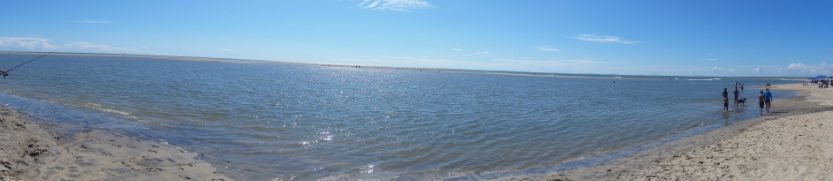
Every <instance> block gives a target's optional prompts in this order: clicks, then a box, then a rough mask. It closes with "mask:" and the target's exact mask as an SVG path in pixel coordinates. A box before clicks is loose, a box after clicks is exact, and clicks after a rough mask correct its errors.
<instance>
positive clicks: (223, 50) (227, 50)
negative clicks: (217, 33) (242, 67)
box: [217, 48, 237, 52]
mask: <svg viewBox="0 0 833 181" xmlns="http://www.w3.org/2000/svg"><path fill="white" fill-rule="evenodd" d="M217 50H220V51H221V52H237V50H235V49H231V48H220V49H217Z"/></svg>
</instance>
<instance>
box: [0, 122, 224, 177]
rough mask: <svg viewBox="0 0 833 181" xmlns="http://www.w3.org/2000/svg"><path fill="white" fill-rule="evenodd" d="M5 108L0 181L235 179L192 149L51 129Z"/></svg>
mask: <svg viewBox="0 0 833 181" xmlns="http://www.w3.org/2000/svg"><path fill="white" fill-rule="evenodd" d="M44 126H46V127H48V126H51V125H45V124H41V125H39V124H36V123H34V122H32V119H30V118H29V117H27V116H26V115H25V114H23V113H20V112H17V111H15V110H12V109H9V108H5V107H0V130H2V132H0V180H213V181H219V180H231V179H229V178H228V177H226V176H223V175H220V174H217V173H215V172H214V171H215V170H214V168H212V167H211V165H209V164H207V163H205V162H203V161H200V160H198V159H196V158H195V157H194V154H193V153H190V152H188V151H185V150H183V149H181V148H176V147H172V146H169V145H165V144H161V143H157V142H152V141H142V140H138V139H134V138H131V137H128V136H125V135H123V134H118V133H112V132H105V131H101V130H89V131H87V132H80V133H74V134H73V135H72V136H70V137H65V136H66V135H65V134H61V133H54V132H49V131H47V129H45V128H44Z"/></svg>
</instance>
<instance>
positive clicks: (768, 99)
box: [764, 87, 772, 113]
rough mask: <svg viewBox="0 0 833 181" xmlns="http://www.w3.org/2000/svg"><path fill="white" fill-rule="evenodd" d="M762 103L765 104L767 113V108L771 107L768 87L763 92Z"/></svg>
mask: <svg viewBox="0 0 833 181" xmlns="http://www.w3.org/2000/svg"><path fill="white" fill-rule="evenodd" d="M764 104H765V106H766V113H769V109H770V108H771V107H772V93H770V92H769V87H767V88H766V92H764Z"/></svg>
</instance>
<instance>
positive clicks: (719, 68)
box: [712, 67, 735, 72]
mask: <svg viewBox="0 0 833 181" xmlns="http://www.w3.org/2000/svg"><path fill="white" fill-rule="evenodd" d="M734 71H735V69H734V68H721V67H714V68H712V72H734Z"/></svg>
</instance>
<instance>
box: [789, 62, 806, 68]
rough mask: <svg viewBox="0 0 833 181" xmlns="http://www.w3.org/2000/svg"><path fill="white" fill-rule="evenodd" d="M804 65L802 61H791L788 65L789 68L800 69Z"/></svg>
mask: <svg viewBox="0 0 833 181" xmlns="http://www.w3.org/2000/svg"><path fill="white" fill-rule="evenodd" d="M802 67H804V65H803V64H801V63H791V64H790V65H789V66H787V68H788V69H799V68H802Z"/></svg>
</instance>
